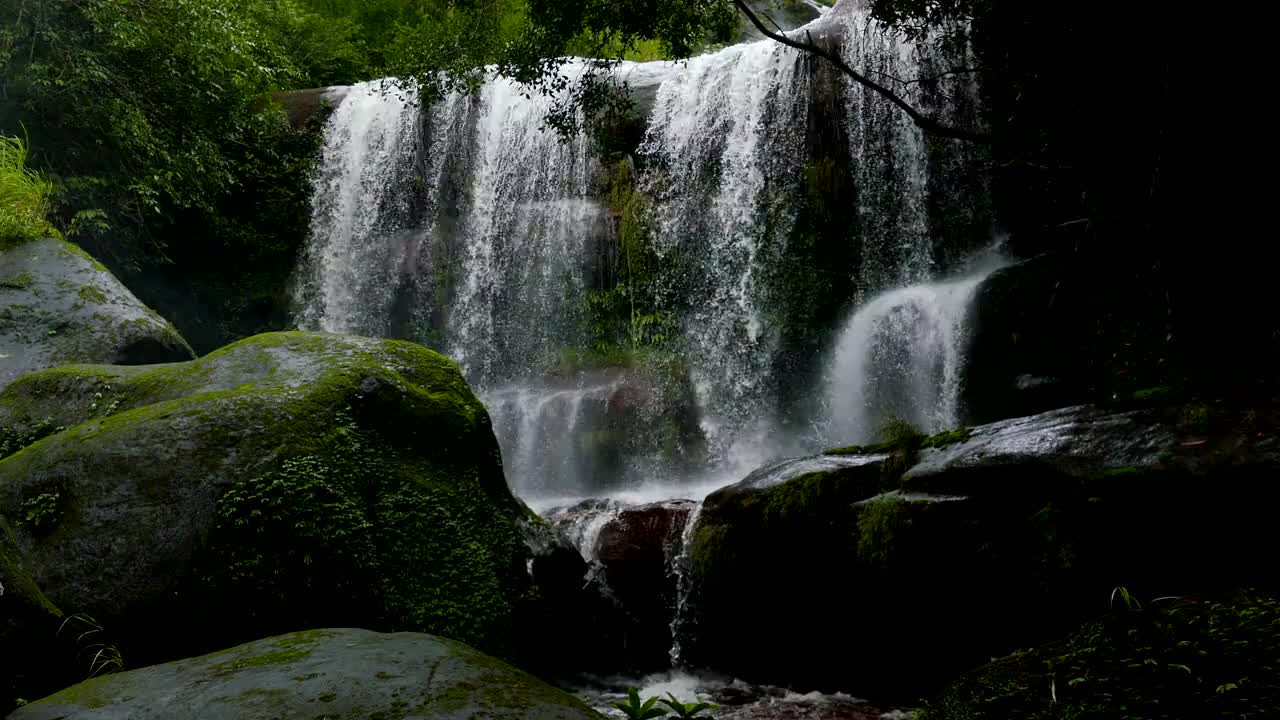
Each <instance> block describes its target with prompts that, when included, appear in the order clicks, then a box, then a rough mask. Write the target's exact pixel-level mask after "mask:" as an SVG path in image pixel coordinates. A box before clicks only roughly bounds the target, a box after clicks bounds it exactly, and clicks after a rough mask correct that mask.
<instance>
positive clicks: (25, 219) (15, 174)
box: [0, 136, 57, 248]
mask: <svg viewBox="0 0 1280 720" xmlns="http://www.w3.org/2000/svg"><path fill="white" fill-rule="evenodd" d="M52 192H53V185H52V183H50V182H49V181H48V180H47V179H46V178H45V177H44V176H42V175H41V174H39V173H38V172H35V171H34V170H32V169H31V168H29V167H27V146H26V143H24V142H23V141H22V140H20V139H18V138H11V137H3V136H0V248H3V247H5V246H6V245H9V244H11V243H16V242H22V241H24V240H32V239H34V238H37V237H41V236H44V235H49V234H52V233H56V232H57V230H55V229H54V228H53V227H52V226H50V225H49V221H48V220H47V219H46V216H47V214H48V212H49V195H50V194H51V193H52Z"/></svg>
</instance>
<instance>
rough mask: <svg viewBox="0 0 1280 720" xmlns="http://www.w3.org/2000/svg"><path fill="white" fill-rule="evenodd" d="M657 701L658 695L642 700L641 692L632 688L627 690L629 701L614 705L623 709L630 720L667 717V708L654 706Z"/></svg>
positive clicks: (623, 712)
mask: <svg viewBox="0 0 1280 720" xmlns="http://www.w3.org/2000/svg"><path fill="white" fill-rule="evenodd" d="M657 702H658V698H657V697H656V696H655V697H651V698H649V699H648V700H645V701H644V702H641V701H640V693H639V692H638V691H637V690H636V689H635V688H632V689H630V690H628V691H627V702H625V703H614V704H613V706H614V707H616V708H618V709H619V710H621V711H622V714H623V715H626V716H627V717H628V718H629V719H630V720H649V718H660V717H666V714H667V709H666V708H661V707H654V705H656V704H657ZM664 702H665V701H664Z"/></svg>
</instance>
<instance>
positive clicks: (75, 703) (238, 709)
mask: <svg viewBox="0 0 1280 720" xmlns="http://www.w3.org/2000/svg"><path fill="white" fill-rule="evenodd" d="M67 717H75V718H80V719H82V720H114V719H119V720H126V719H128V720H147V719H149V718H154V719H155V720H169V719H170V718H184V719H188V720H220V719H222V718H226V719H227V720H232V719H234V720H272V719H275V718H384V719H387V720H389V719H390V718H410V717H418V718H432V719H433V720H467V719H468V718H477V717H483V718H489V719H491V720H519V719H524V720H592V719H593V718H599V717H600V716H599V715H597V714H596V713H595V712H593V711H592V710H591V709H590V708H588V707H586V706H585V705H584V704H582V702H580V701H579V700H577V699H575V698H574V697H572V696H571V695H568V694H567V693H565V692H563V691H560V690H557V689H556V688H553V687H551V686H550V685H547V684H545V683H543V682H541V681H539V680H537V679H535V678H533V677H531V676H529V675H526V674H524V673H522V672H520V671H519V670H516V669H515V668H512V667H511V666H509V665H507V664H505V663H503V662H501V661H499V660H495V659H494V658H492V657H489V656H487V655H484V654H483V653H480V652H477V651H476V650H473V649H471V648H470V647H467V646H466V645H463V644H461V643H457V642H453V641H451V640H445V639H443V638H438V637H433V636H430V635H420V634H416V633H396V634H393V635H384V634H380V633H374V632H369V631H367V630H310V631H305V632H299V633H294V634H291V635H282V636H279V637H273V638H269V639H266V640H259V641H257V642H252V643H249V644H247V645H241V646H239V647H236V648H232V649H230V650H224V651H222V652H215V653H213V654H210V655H205V656H203V657H197V658H191V659H188V660H180V661H177V662H172V663H168V664H165V665H156V666H152V667H147V668H143V669H141V670H134V671H131V672H127V673H122V674H118V675H108V676H105V677H99V678H96V679H93V680H89V681H86V682H84V683H81V684H80V685H77V686H75V687H71V688H68V689H66V690H63V691H62V692H59V693H57V694H55V695H52V696H50V697H48V698H45V699H44V700H41V701H39V702H36V703H33V704H31V705H28V706H26V707H23V708H20V709H19V710H17V711H16V712H14V713H13V714H12V715H10V716H9V718H10V720H55V719H56V718H67Z"/></svg>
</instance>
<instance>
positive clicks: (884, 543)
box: [858, 495, 911, 568]
mask: <svg viewBox="0 0 1280 720" xmlns="http://www.w3.org/2000/svg"><path fill="white" fill-rule="evenodd" d="M908 505H909V503H908V502H906V501H904V500H902V499H901V498H899V497H896V496H893V495H880V496H877V497H874V498H871V499H870V500H866V501H864V502H862V503H859V506H860V509H861V512H860V513H859V514H858V559H859V560H861V561H862V562H864V563H866V564H868V565H871V566H872V567H881V568H883V567H887V566H888V565H889V560H890V558H891V557H892V555H893V542H894V539H895V538H896V537H897V534H898V531H899V530H901V529H904V528H907V527H909V526H910V525H911V520H910V518H909V517H908V516H907V514H906V509H907V506H908Z"/></svg>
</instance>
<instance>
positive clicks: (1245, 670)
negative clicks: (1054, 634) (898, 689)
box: [921, 594, 1280, 720]
mask: <svg viewBox="0 0 1280 720" xmlns="http://www.w3.org/2000/svg"><path fill="white" fill-rule="evenodd" d="M1277 707H1280V602H1278V601H1277V600H1276V599H1274V598H1271V597H1267V596H1260V595H1249V594H1241V595H1237V596H1234V597H1227V598H1221V599H1195V598H1190V599H1182V598H1174V599H1168V600H1165V601H1164V602H1162V603H1161V604H1160V605H1159V606H1158V607H1153V608H1145V609H1141V608H1138V607H1137V606H1136V605H1134V606H1132V607H1126V608H1123V609H1121V610H1120V611H1119V612H1115V613H1112V614H1110V615H1108V616H1106V617H1104V618H1102V619H1100V620H1098V621H1095V622H1092V623H1090V624H1088V625H1086V626H1085V627H1084V628H1083V629H1082V630H1080V631H1079V632H1077V633H1076V634H1074V635H1072V636H1071V637H1070V638H1068V639H1067V640H1065V641H1063V642H1061V643H1057V644H1055V645H1051V646H1048V647H1045V648H1041V649H1038V650H1035V651H1032V652H1029V653H1025V654H1022V655H1017V656H1013V657H1010V658H1006V659H1004V660H1000V661H997V662H996V663H993V664H992V665H990V666H987V667H986V668H984V669H982V670H980V671H978V672H977V673H975V674H973V675H971V676H969V677H966V678H965V679H963V680H961V681H960V682H959V683H957V684H956V685H955V686H953V687H952V688H951V689H950V690H948V691H947V692H946V693H945V694H944V695H943V696H942V697H941V698H939V699H937V700H935V701H934V702H932V703H930V704H929V705H928V706H927V707H926V708H925V709H924V710H923V711H922V712H921V718H922V720H970V719H971V718H975V719H976V718H988V717H1001V718H1003V717H1010V718H1013V717H1016V718H1025V719H1026V720H1067V719H1075V718H1097V719H1098V720H1112V719H1115V720H1139V719H1141V720H1151V719H1155V718H1189V717H1215V718H1228V717H1229V718H1263V717H1270V716H1271V714H1272V713H1274V711H1275V708H1277Z"/></svg>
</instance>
